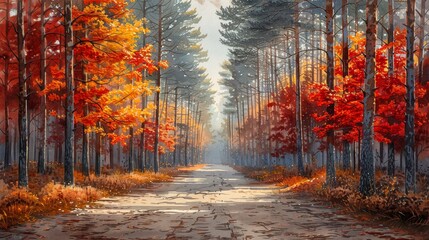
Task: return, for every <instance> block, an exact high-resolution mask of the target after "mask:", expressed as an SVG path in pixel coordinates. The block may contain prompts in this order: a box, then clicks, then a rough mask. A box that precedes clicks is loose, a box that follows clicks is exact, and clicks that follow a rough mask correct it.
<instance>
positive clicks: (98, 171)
mask: <svg viewBox="0 0 429 240" xmlns="http://www.w3.org/2000/svg"><path fill="white" fill-rule="evenodd" d="M97 127H98V128H101V122H100V121H98V122H97ZM101 143H102V139H101V133H95V169H94V170H95V171H94V172H95V176H97V177H99V176H101V166H102V163H101V146H102V145H101Z"/></svg>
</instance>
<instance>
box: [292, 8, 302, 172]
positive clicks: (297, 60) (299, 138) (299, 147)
mask: <svg viewBox="0 0 429 240" xmlns="http://www.w3.org/2000/svg"><path fill="white" fill-rule="evenodd" d="M295 21H296V24H295V29H294V30H295V31H294V33H295V79H296V139H297V140H296V148H297V156H298V164H297V165H298V172H299V174H300V175H304V162H303V161H304V160H303V155H304V149H303V141H302V113H301V69H300V67H301V66H300V53H299V42H300V41H299V4H298V1H297V2H296V5H295Z"/></svg>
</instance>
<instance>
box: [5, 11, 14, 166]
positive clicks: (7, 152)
mask: <svg viewBox="0 0 429 240" xmlns="http://www.w3.org/2000/svg"><path fill="white" fill-rule="evenodd" d="M8 5H9V4H8ZM8 11H9V10H8ZM8 22H9V20H7V23H8ZM4 62H5V63H4V71H5V73H4V86H3V96H4V139H5V140H4V146H5V148H4V168H5V169H9V168H10V167H11V166H12V162H11V160H10V157H11V151H12V148H11V144H10V130H9V100H8V99H9V98H8V96H7V95H8V89H9V57H8V56H4Z"/></svg>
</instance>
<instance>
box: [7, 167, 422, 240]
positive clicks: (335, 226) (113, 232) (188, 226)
mask: <svg viewBox="0 0 429 240" xmlns="http://www.w3.org/2000/svg"><path fill="white" fill-rule="evenodd" d="M278 190H279V189H278V188H276V187H275V186H273V185H264V184H256V183H255V182H254V181H252V180H250V179H247V178H245V177H244V176H243V175H242V174H240V173H238V172H236V171H235V170H233V169H232V168H230V167H228V166H222V165H206V166H205V167H204V168H202V169H199V170H196V171H194V172H192V173H190V174H189V175H187V176H182V177H178V178H176V179H175V180H174V182H171V183H157V184H154V185H153V186H152V187H151V188H150V189H138V190H136V191H133V193H132V194H127V195H124V196H118V197H112V198H104V199H102V200H100V201H98V202H97V203H98V206H97V207H94V208H88V209H83V210H75V211H73V212H72V213H70V214H64V215H58V216H54V217H49V218H43V219H40V220H38V221H36V222H34V223H28V224H24V225H21V226H18V227H15V228H12V229H10V230H9V231H7V232H1V231H0V239H345V238H349V239H420V238H421V237H418V236H413V235H412V234H410V233H406V232H404V231H399V230H395V229H391V228H389V227H386V226H383V225H381V224H380V223H377V224H374V223H371V222H360V221H359V220H356V219H354V218H352V217H350V216H347V215H343V214H340V213H339V212H338V210H336V209H332V208H329V207H327V206H326V205H323V204H320V203H317V202H315V201H312V200H311V199H308V198H304V197H301V196H298V195H296V194H294V193H281V194H279V191H278ZM422 239H423V238H422Z"/></svg>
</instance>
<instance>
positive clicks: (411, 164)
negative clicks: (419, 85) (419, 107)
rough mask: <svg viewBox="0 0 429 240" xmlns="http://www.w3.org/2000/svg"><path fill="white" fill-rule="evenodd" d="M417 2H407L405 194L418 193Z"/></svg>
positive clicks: (412, 0) (413, 0)
mask: <svg viewBox="0 0 429 240" xmlns="http://www.w3.org/2000/svg"><path fill="white" fill-rule="evenodd" d="M415 7H416V2H415V0H407V20H406V27H407V65H406V70H407V80H406V89H407V93H406V110H405V193H406V194H408V193H409V192H411V191H412V192H416V161H415V156H414V142H415V129H414V103H415V92H414V91H415V73H414V22H415Z"/></svg>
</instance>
